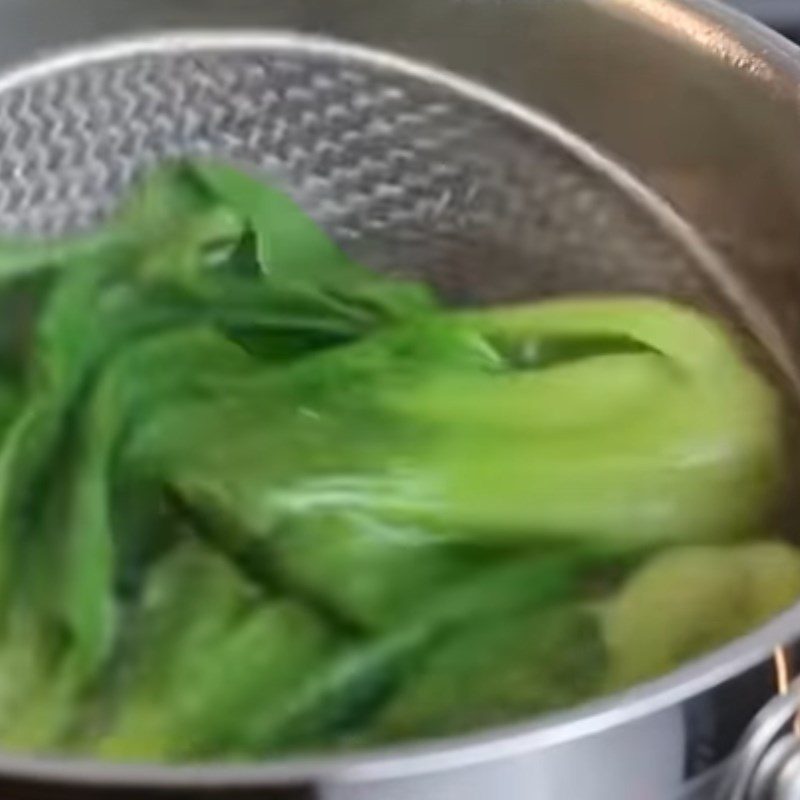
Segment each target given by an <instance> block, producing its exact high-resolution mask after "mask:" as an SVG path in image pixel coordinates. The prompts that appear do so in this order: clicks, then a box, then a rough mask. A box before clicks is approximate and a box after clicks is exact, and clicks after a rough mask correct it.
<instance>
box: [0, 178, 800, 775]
mask: <svg viewBox="0 0 800 800" xmlns="http://www.w3.org/2000/svg"><path fill="white" fill-rule="evenodd" d="M0 312H2V313H0V744H2V745H3V746H5V747H8V748H13V749H21V750H37V751H39V750H47V751H60V750H63V751H67V752H70V753H77V754H89V755H99V756H102V757H106V758H114V759H123V760H137V759H148V760H164V761H182V760H197V759H208V758H221V759H240V758H248V757H254V758H257V757H261V756H263V755H264V754H267V753H284V752H291V751H295V750H298V749H307V748H319V747H346V746H353V745H358V744H365V743H369V742H376V741H384V740H387V739H392V740H394V739H397V738H403V737H413V736H419V735H437V734H440V733H451V732H457V731H461V730H466V729H471V728H474V727H476V726H480V725H489V724H495V723H501V722H505V721H509V720H512V719H514V718H516V717H519V716H521V715H525V714H533V713H538V712H540V711H544V710H548V709H551V708H555V707H560V706H562V705H567V704H571V703H574V702H578V701H579V700H581V699H583V698H584V697H587V696H590V695H591V694H594V693H596V692H599V691H603V690H604V688H605V687H608V686H609V685H618V684H619V683H626V682H630V681H633V680H636V679H638V678H640V677H646V676H649V675H650V674H653V673H654V672H655V671H658V670H662V669H668V668H670V667H672V666H673V665H674V664H676V663H678V662H679V661H680V660H681V659H682V658H684V657H686V656H689V655H691V654H692V653H693V652H695V647H697V646H699V642H700V641H701V640H702V641H703V642H704V643H706V644H708V643H713V642H716V641H722V640H724V639H725V638H728V637H729V636H732V635H734V634H735V633H738V632H739V630H740V628H739V627H737V626H738V625H742V626H745V625H749V624H755V623H756V622H758V621H759V620H761V619H763V618H764V617H765V616H768V615H769V614H770V613H773V612H774V611H775V610H776V609H778V608H780V607H782V606H783V605H785V604H786V603H788V602H789V601H790V600H791V599H792V598H793V597H794V595H795V594H798V593H800V576H798V572H800V567H799V566H798V563H800V556H798V555H797V554H796V553H795V551H793V550H791V549H788V548H784V549H780V548H779V546H777V545H767V544H753V545H750V546H748V548H743V547H742V546H740V545H736V544H733V545H730V544H728V545H726V543H730V542H734V543H735V542H736V540H737V539H739V538H742V537H749V536H752V533H753V532H754V531H758V530H759V529H760V526H761V525H762V523H763V522H764V520H765V519H766V517H765V513H766V512H767V511H768V510H769V506H770V503H771V501H772V499H773V496H774V494H775V491H776V489H777V487H778V483H779V481H778V478H779V475H780V469H781V454H780V431H779V419H778V411H777V405H778V404H777V402H776V399H775V397H774V394H773V392H772V391H771V389H770V388H769V387H768V386H767V385H766V384H765V383H764V382H763V381H762V380H761V378H760V377H759V376H758V375H757V374H756V373H755V372H754V371H753V370H752V369H751V368H750V367H749V366H748V365H747V364H746V362H745V361H744V360H743V359H742V357H741V356H740V355H739V353H738V351H737V348H736V346H735V344H734V343H733V342H732V341H731V340H730V338H729V337H728V335H727V334H726V333H725V332H724V331H723V330H722V329H720V328H719V326H717V325H716V324H715V323H714V322H712V321H710V320H708V319H706V318H704V317H701V316H700V315H698V314H697V313H695V312H692V311H689V310H687V309H683V308H679V307H676V306H674V305H671V304H669V303H665V302H659V301H655V300H646V299H643V298H635V297H629V298H624V297H622V298H602V297H594V298H584V299H575V300H570V301H549V302H541V303H533V304H528V305H524V306H518V307H512V308H492V309H480V310H473V311H468V312H466V311H457V310H450V309H446V308H444V307H443V306H442V305H441V303H440V302H439V301H438V300H437V298H436V297H435V296H434V295H433V293H432V292H431V290H429V289H428V288H427V287H425V286H423V285H422V284H420V283H417V282H410V281H404V280H399V279H396V278H391V277H388V276H385V275H379V274H377V273H374V272H372V271H370V270H368V269H366V268H364V267H363V266H361V265H359V264H358V263H357V262H355V261H354V260H352V259H351V258H350V257H348V256H347V255H346V254H345V253H343V252H342V251H340V250H339V249H338V247H336V245H335V244H334V243H332V242H331V241H330V240H329V238H328V237H327V235H326V234H325V233H324V232H323V231H322V229H321V228H319V227H318V226H317V225H316V223H314V222H313V221H312V220H311V219H310V218H308V217H307V216H306V215H305V214H304V213H303V212H302V211H301V210H300V209H298V208H297V207H296V206H295V205H294V204H293V203H292V202H291V201H290V200H289V199H288V197H286V196H285V195H283V194H282V193H281V192H279V191H278V190H276V189H274V188H272V187H269V186H266V185H264V184H263V183H262V182H260V181H259V180H257V179H256V178H254V177H251V176H249V175H247V174H245V173H241V172H238V171H236V170H234V169H232V168H230V167H227V166H224V165H220V164H211V163H191V164H190V163H179V164H173V165H169V166H166V167H164V168H162V169H161V170H158V171H156V172H155V173H154V174H153V175H151V176H149V177H148V178H147V179H146V180H145V181H144V182H143V183H142V184H141V186H140V187H139V188H138V190H137V191H136V192H135V193H134V194H133V195H132V196H131V197H130V198H129V199H128V200H126V201H125V202H124V203H123V204H122V206H121V208H120V210H119V212H118V213H117V214H116V215H115V216H114V217H113V218H112V219H111V220H109V222H108V223H107V224H106V225H105V226H103V227H102V228H101V229H100V230H99V231H96V232H93V233H91V234H89V235H86V236H82V237H77V238H74V239H72V240H67V241H63V242H52V243H46V244H45V243H28V242H6V243H0ZM685 543H692V544H693V545H695V546H694V547H693V548H692V549H691V550H690V551H686V552H684V551H683V550H676V551H675V552H674V553H672V554H669V553H668V554H666V555H661V556H659V555H658V553H657V552H656V555H653V552H654V551H658V550H659V549H663V548H665V547H669V546H672V545H675V544H680V545H683V544H685ZM703 543H712V544H713V546H712V544H707V545H706V546H705V547H702V546H701V545H702V544H703ZM776 548H777V549H776ZM687 553H688V555H687ZM651 559H652V560H651ZM642 561H645V562H648V561H650V563H649V565H647V564H645V566H644V567H641V568H640V569H641V572H639V573H637V574H636V575H634V577H633V578H631V579H629V582H628V583H626V584H625V586H624V587H623V588H622V589H621V590H620V591H619V592H618V593H617V594H616V595H615V596H614V598H613V599H611V600H608V599H607V596H608V595H609V594H610V593H614V592H616V591H617V585H618V583H619V582H620V580H621V579H625V578H626V577H627V575H628V574H629V573H630V571H631V566H632V565H638V564H640V563H641V562H642ZM664 576H666V577H664ZM676 576H677V577H676ZM675 581H680V582H681V583H682V587H681V590H680V591H678V590H677V589H676V586H675ZM695 584H696V585H695ZM732 586H745V587H747V591H746V592H745V593H744V595H743V596H744V598H745V599H742V604H743V605H742V608H741V609H739V611H738V612H737V613H736V615H735V616H736V623H737V625H734V624H733V623H732V622H731V615H730V614H728V615H727V616H726V612H727V608H726V607H725V606H724V603H723V600H722V599H721V598H723V597H724V596H727V595H728V594H729V593H730V591H731V587H732ZM676 598H678V599H676ZM698 606H701V607H703V608H705V609H706V612H707V613H703V614H700V613H697V614H693V613H692V610H696V609H697V608H698ZM598 609H599V610H598ZM664 620H667V621H668V627H670V628H671V633H670V636H664V637H663V639H662V640H661V642H660V644H659V645H658V646H656V644H653V645H652V646H648V647H649V649H647V648H645V649H647V652H646V653H642V652H641V651H642V649H643V648H642V647H641V643H642V642H647V641H648V639H647V636H648V635H649V634H648V631H650V630H652V629H654V627H655V628H657V629H658V630H663V628H664ZM601 634H602V635H601ZM607 663H608V664H609V667H608V669H609V670H610V674H609V675H607V674H606V672H607V668H606V667H607Z"/></svg>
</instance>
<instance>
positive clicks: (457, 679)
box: [371, 608, 605, 740]
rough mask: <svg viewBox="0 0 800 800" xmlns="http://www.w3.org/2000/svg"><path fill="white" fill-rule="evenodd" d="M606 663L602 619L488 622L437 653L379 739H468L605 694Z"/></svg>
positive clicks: (569, 616) (568, 611)
mask: <svg viewBox="0 0 800 800" xmlns="http://www.w3.org/2000/svg"><path fill="white" fill-rule="evenodd" d="M604 660H605V654H604V647H603V641H602V638H601V636H600V631H599V627H598V625H597V623H596V620H595V619H594V617H593V616H592V615H591V614H589V613H587V612H583V611H581V610H579V609H576V608H560V609H555V610H550V611H546V612H540V613H534V614H527V615H515V616H511V617H501V618H499V619H496V620H492V621H491V623H487V622H486V621H485V620H481V621H480V623H479V624H474V623H473V624H472V625H468V626H467V627H466V628H465V629H462V630H459V631H457V632H456V633H454V634H453V635H452V636H451V637H449V638H448V639H446V640H445V641H444V642H443V643H442V644H441V645H440V646H439V647H438V648H437V649H435V650H434V651H433V653H432V654H431V656H430V657H429V658H428V659H427V660H426V661H425V662H424V663H423V664H422V665H421V668H420V670H419V672H418V674H417V675H415V676H414V679H413V680H412V681H409V682H408V685H407V686H406V688H405V689H404V690H403V691H401V692H399V693H398V694H397V696H396V697H395V699H394V700H393V701H392V703H391V704H390V705H389V707H388V708H387V709H386V711H385V712H384V713H383V715H382V717H381V718H380V719H379V720H378V722H377V723H376V725H375V730H374V733H372V734H371V736H372V737H373V738H374V739H377V740H396V739H407V738H410V737H415V736H416V737H419V736H442V735H448V734H455V733H463V732H465V731H470V730H474V729H476V728H479V727H487V726H491V725H499V724H501V723H504V722H508V721H509V720H513V719H521V718H523V717H524V716H526V715H534V714H539V713H543V712H546V711H551V710H553V709H558V708H563V707H565V706H570V705H573V704H576V703H578V702H580V701H581V700H585V699H586V698H588V697H591V696H592V695H593V694H597V693H598V691H600V690H601V689H602V681H603V665H604Z"/></svg>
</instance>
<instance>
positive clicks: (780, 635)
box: [0, 0, 800, 789]
mask: <svg viewBox="0 0 800 800" xmlns="http://www.w3.org/2000/svg"><path fill="white" fill-rule="evenodd" d="M616 1H617V3H618V6H621V7H622V10H621V11H620V10H619V9H616V10H615V12H614V13H624V14H627V15H629V16H631V17H633V18H634V21H638V22H639V23H641V22H644V23H645V24H654V25H657V26H658V27H659V28H661V27H662V26H663V25H664V20H665V16H668V15H669V12H670V10H674V11H675V12H677V16H678V17H679V19H678V20H677V21H675V20H671V24H669V25H667V26H666V27H667V33H668V34H670V35H673V36H678V37H680V38H681V39H683V40H684V42H686V41H688V42H689V43H690V44H692V45H694V46H697V47H698V48H701V49H703V50H704V51H706V52H710V53H712V54H713V55H714V56H715V57H717V58H720V59H722V60H724V61H725V62H726V63H728V64H729V66H731V67H733V68H736V69H738V70H742V71H746V72H748V73H749V74H750V75H752V76H754V77H755V78H756V79H759V80H762V81H765V82H766V83H768V84H769V86H770V87H771V90H772V91H779V92H781V93H782V94H783V93H791V96H792V97H793V98H795V100H794V102H795V103H796V102H797V101H796V97H797V87H798V85H800V58H798V54H799V53H800V50H798V48H797V47H796V46H795V45H793V44H792V43H791V42H789V41H788V40H786V39H784V38H783V37H781V36H779V35H778V34H776V33H774V32H772V31H770V30H769V29H767V28H766V27H764V26H762V25H761V24H760V23H758V22H757V21H755V20H753V19H751V18H749V17H747V16H746V15H745V14H744V13H742V12H739V11H737V10H735V9H732V8H728V7H723V6H721V5H719V4H718V3H717V2H716V0H616ZM592 2H593V3H594V4H600V5H605V0H592ZM625 7H627V8H625ZM636 18H638V19H636ZM299 40H302V43H303V46H304V47H311V48H313V50H314V52H317V53H321V54H328V55H347V56H348V57H356V58H359V59H364V58H366V59H369V61H370V62H372V63H373V64H374V63H376V62H379V63H380V64H381V65H384V66H388V67H392V68H395V69H400V70H402V71H403V72H405V73H406V74H411V75H414V76H419V77H422V78H425V77H430V76H431V75H432V74H433V73H435V76H436V78H437V80H439V81H441V80H442V79H444V80H446V81H447V82H448V83H449V84H450V86H451V88H453V89H454V90H456V91H457V92H459V93H460V94H462V95H463V94H466V95H468V96H471V97H473V98H475V99H478V100H482V101H484V102H488V103H490V104H491V105H493V106H494V107H495V108H498V110H500V111H502V112H504V113H506V114H509V115H511V116H512V117H514V118H516V119H517V120H518V121H522V122H524V123H527V124H533V125H535V126H536V127H538V128H539V129H540V130H544V131H545V132H546V133H547V134H549V135H551V136H554V137H555V138H557V139H559V140H560V142H561V143H562V144H564V145H565V147H566V148H567V149H569V150H570V151H572V153H573V154H574V155H575V156H576V157H579V158H581V159H582V160H583V161H584V162H586V163H588V164H590V165H591V166H592V167H594V168H596V169H598V170H600V171H602V172H604V173H606V174H607V175H608V177H610V178H611V179H612V180H613V181H614V182H615V183H616V185H617V187H618V188H619V189H620V190H622V191H623V192H625V193H626V194H627V195H628V196H629V197H630V198H631V199H633V200H635V201H636V202H638V203H639V204H640V205H645V206H646V207H647V208H648V210H650V211H651V212H653V216H654V218H655V219H657V220H663V221H664V225H665V227H668V228H669V233H670V235H671V236H672V237H673V238H678V239H679V241H680V243H681V244H682V245H683V246H684V247H685V248H686V250H687V252H689V253H690V254H691V255H692V256H693V257H694V259H695V260H696V262H697V263H698V265H699V266H701V267H703V268H705V269H706V270H707V271H708V272H709V273H710V274H711V276H712V277H713V278H714V280H715V282H716V283H717V285H718V286H720V287H721V288H722V290H723V292H724V293H726V294H727V296H728V300H729V301H730V302H731V303H732V304H733V305H734V306H736V308H737V310H738V311H739V313H741V314H745V315H747V316H750V318H751V321H753V323H754V326H755V327H756V328H757V329H758V330H759V331H762V332H765V338H766V339H767V341H765V344H766V345H767V346H768V348H769V349H770V350H771V351H772V352H773V355H774V356H775V358H776V361H777V362H778V365H779V366H780V367H782V369H783V370H784V372H785V373H786V375H787V377H788V378H789V379H790V380H791V381H792V382H793V383H794V385H795V386H796V387H800V374H798V373H797V370H796V368H795V367H794V366H792V359H791V356H790V353H789V349H788V347H787V346H786V345H785V344H784V342H783V338H782V336H781V335H780V333H779V332H778V331H777V330H775V329H773V326H772V325H771V323H769V320H768V316H767V315H766V314H765V313H763V312H762V311H761V310H760V309H758V308H755V310H753V302H752V299H750V298H748V297H747V296H746V294H745V292H744V291H743V290H742V288H741V287H739V285H738V284H737V283H735V282H734V281H733V280H731V278H730V275H729V274H728V273H727V271H726V269H725V266H724V264H723V263H722V262H721V260H720V259H719V257H718V256H717V255H716V254H715V253H714V252H713V251H712V250H711V249H709V248H708V247H707V245H705V244H704V243H703V241H702V240H701V239H700V237H698V235H697V234H696V233H695V232H694V230H693V229H692V228H691V226H689V225H688V224H687V223H686V222H685V221H683V220H682V218H680V217H679V216H678V215H677V214H676V213H675V212H674V211H673V210H672V209H671V208H670V207H669V206H668V205H667V203H666V202H664V201H663V200H662V199H661V198H659V197H658V196H657V195H655V194H654V193H653V192H651V191H650V190H649V189H648V188H646V187H645V186H644V185H642V184H641V183H639V181H638V180H637V179H636V178H634V177H632V176H631V175H630V174H629V173H627V172H626V171H625V170H623V169H622V168H620V167H619V166H618V165H616V164H615V163H614V162H613V161H611V160H610V159H607V158H606V157H605V156H603V155H601V154H600V153H599V152H598V151H597V150H595V149H594V148H593V147H592V146H590V145H588V144H587V143H586V142H584V141H583V140H582V139H581V138H580V137H578V136H576V135H575V134H573V133H571V132H570V131H568V130H566V129H565V128H563V127H562V126H561V125H560V124H558V123H557V122H554V121H553V120H551V119H550V118H548V117H546V116H545V115H543V114H541V113H540V112H538V111H535V110H532V109H530V108H528V107H526V106H524V105H522V104H520V103H517V102H516V101H514V100H512V99H509V98H508V97H506V96H504V95H502V94H499V93H497V92H495V91H494V90H492V89H490V88H487V87H484V86H482V85H481V84H479V83H477V82H474V81H471V80H469V79H465V78H462V77H459V76H457V75H455V74H452V73H450V72H448V71H447V70H443V69H441V68H439V67H428V66H426V65H425V64H424V63H421V62H418V61H415V60H410V59H406V58H404V57H402V56H398V55H392V54H389V53H386V52H383V51H380V50H376V49H373V48H371V47H366V46H362V45H358V44H353V43H350V42H343V41H334V40H329V39H325V38H322V37H319V36H312V35H308V34H298V33H296V32H283V31H276V30H271V29H265V30H264V31H263V32H254V31H253V30H252V29H251V30H249V31H248V30H244V31H242V30H236V29H226V30H225V31H224V32H221V31H209V30H202V29H200V30H172V31H169V32H165V33H156V34H145V35H137V36H134V37H125V38H122V39H120V38H114V39H110V40H101V41H100V42H99V43H90V44H88V45H84V46H77V47H76V46H72V47H70V48H69V49H68V50H66V51H64V52H62V53H60V54H55V55H50V56H45V57H40V58H38V59H36V60H35V61H33V62H29V63H27V64H23V65H21V66H18V67H16V68H12V69H10V70H4V72H3V74H2V76H0V92H3V91H6V90H8V89H11V88H13V87H15V86H19V85H22V84H25V83H28V82H31V81H35V80H37V79H40V78H43V77H47V76H49V75H52V74H53V73H54V72H59V71H67V70H69V69H71V68H74V67H77V66H83V65H86V64H88V63H101V62H104V61H113V60H115V59H118V58H122V57H130V56H136V55H144V54H147V53H159V52H165V51H166V50H167V49H168V51H169V52H173V53H176V52H180V51H187V50H197V49H198V48H200V49H214V50H217V51H225V50H237V49H248V48H253V47H255V46H264V45H265V44H268V45H269V46H270V47H271V48H273V49H274V48H280V47H288V46H296V44H297V42H298V41H299ZM798 638H800V603H798V604H796V605H795V606H793V607H792V608H790V609H789V610H787V611H785V612H784V613H782V614H780V615H779V616H776V617H775V618H773V619H772V620H770V621H769V622H768V623H767V624H765V625H763V626H761V627H760V628H758V629H756V630H755V631H753V632H751V633H749V634H747V635H745V636H744V637H741V638H739V639H737V640H735V641H733V642H731V643H729V644H727V645H725V646H723V647H721V648H718V649H716V650H714V651H712V652H711V653H709V654H707V655H705V656H703V657H701V658H699V659H695V660H694V661H691V662H689V663H688V664H686V665H684V666H683V667H681V668H679V669H678V670H676V671H674V672H671V673H669V674H668V675H665V676H663V677H661V678H658V679H657V680H654V681H650V682H647V683H642V684H638V685H636V686H634V687H632V688H631V689H629V690H626V691H624V692H618V693H615V694H612V695H609V696H606V697H603V698H600V699H597V700H594V701H591V702H589V703H586V704H583V705H580V706H577V707H575V708H572V709H569V710H567V711H563V712H558V713H555V714H547V715H542V716H539V717H536V718H534V719H533V720H529V721H527V722H522V723H517V724H513V725H506V726H502V727H494V728H490V729H486V730H483V731H481V732H479V733H474V734H469V735H462V736H458V737H448V738H440V739H434V740H429V741H418V742H413V743H410V744H405V745H400V746H395V747H388V748H380V749H374V750H366V751H359V752H356V753H353V754H349V755H344V756H322V757H313V756H311V757H296V758H287V759H280V760H276V761H265V762H257V763H252V764H221V763H213V762H209V763H206V764H202V765H185V766H162V765H154V764H147V763H130V764H121V763H104V762H99V761H93V760H90V759H71V758H65V757H47V758H43V757H36V756H27V755H17V754H8V753H2V752H0V776H2V777H3V778H13V779H20V780H32V781H35V782H38V783H42V782H45V783H77V784H81V785H84V786H93V785H97V786H103V787H108V786H109V785H114V786H118V787H125V786H135V787H138V788H145V787H174V788H181V787H184V788H188V787H192V786H198V785H200V784H202V786H203V787H204V788H214V787H220V788H227V789H230V788H234V787H250V786H252V787H263V786H270V785H272V786H281V785H292V784H298V783H299V784H306V783H308V782H310V781H311V782H315V781H337V782H339V781H343V782H348V783H352V782H362V781H375V780H386V779H392V778H398V777H402V778H407V777H412V776H415V775H420V774H425V773H431V772H438V771H446V770H452V769H457V768H459V767H464V766H476V765H480V764H482V763H486V762H487V761H494V760H500V759H504V758H511V757H514V756H517V755H520V754H522V753H528V752H531V751H534V750H543V749H547V748H551V747H554V746H557V745H559V744H562V743H565V742H567V741H572V740H575V739H580V738H585V737H588V736H591V735H595V734H598V733H601V732H602V731H604V730H607V729H609V728H614V727H617V726H620V725H622V724H625V723H628V722H633V721H636V720H641V719H642V718H645V717H647V716H648V715H652V714H656V713H658V712H661V711H665V710H668V709H669V708H670V707H672V706H675V705H678V704H680V703H682V702H683V701H685V700H686V699H687V698H690V697H692V696H695V695H700V694H703V693H704V692H706V691H709V690H710V689H713V688H714V687H716V686H718V685H719V684H721V683H724V682H725V681H727V680H729V679H731V678H733V677H735V676H736V675H738V674H740V673H742V672H745V671H746V670H748V669H750V668H752V667H755V666H757V665H758V664H760V663H763V662H765V661H767V660H769V659H770V658H771V657H772V655H773V653H774V651H775V650H776V648H778V647H781V646H783V645H785V644H786V643H791V642H793V641H794V640H796V639H798Z"/></svg>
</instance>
